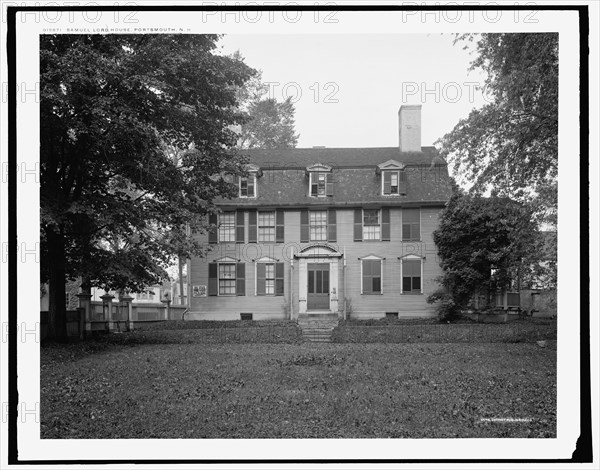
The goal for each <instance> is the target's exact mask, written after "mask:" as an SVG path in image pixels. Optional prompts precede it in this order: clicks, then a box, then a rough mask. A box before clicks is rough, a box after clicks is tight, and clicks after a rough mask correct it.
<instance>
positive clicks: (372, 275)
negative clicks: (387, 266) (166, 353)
mask: <svg viewBox="0 0 600 470" xmlns="http://www.w3.org/2000/svg"><path fill="white" fill-rule="evenodd" d="M362 292H363V294H380V293H381V260H379V259H364V260H362Z"/></svg>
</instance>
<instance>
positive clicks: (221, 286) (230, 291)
mask: <svg viewBox="0 0 600 470" xmlns="http://www.w3.org/2000/svg"><path fill="white" fill-rule="evenodd" d="M236 261H237V260H235V259H233V258H230V257H224V258H222V259H221V260H218V261H215V262H213V263H208V295H209V296H212V295H246V265H245V263H237V262H236Z"/></svg>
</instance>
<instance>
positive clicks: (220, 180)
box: [40, 34, 254, 333]
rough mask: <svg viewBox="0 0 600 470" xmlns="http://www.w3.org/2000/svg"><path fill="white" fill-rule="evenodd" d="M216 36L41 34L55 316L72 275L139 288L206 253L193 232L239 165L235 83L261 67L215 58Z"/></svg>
mask: <svg viewBox="0 0 600 470" xmlns="http://www.w3.org/2000/svg"><path fill="white" fill-rule="evenodd" d="M217 39H218V37H217V36H216V35H183V34H182V35H120V34H115V35H44V36H42V37H41V40H40V77H41V103H40V113H41V148H40V150H41V194H40V196H41V198H40V200H41V242H42V281H45V280H46V279H48V280H49V281H50V289H49V290H50V311H51V317H52V318H53V317H54V315H55V313H53V312H58V313H57V314H58V315H60V312H61V311H64V300H62V301H61V299H60V297H61V296H62V297H63V299H64V294H63V293H64V281H65V278H75V277H78V276H81V277H82V278H83V280H84V285H85V286H86V287H89V286H90V285H96V286H99V287H102V288H105V289H115V290H119V289H131V290H134V291H139V290H141V289H143V288H144V287H145V286H147V285H150V284H156V283H160V281H161V280H162V279H165V278H166V277H167V274H166V271H165V268H166V267H167V266H168V265H169V264H170V263H171V261H172V258H173V256H174V255H177V254H179V255H182V254H183V255H189V254H191V253H196V254H202V247H201V246H199V245H198V242H196V241H194V239H193V238H192V237H190V235H193V234H194V233H196V232H198V231H202V230H203V229H204V225H203V224H204V222H203V221H204V218H203V216H204V215H206V214H207V213H209V212H212V211H214V205H213V204H212V201H213V199H214V198H216V197H219V196H231V195H233V194H234V187H233V185H232V184H230V183H228V182H227V181H226V180H225V178H224V177H223V176H222V175H223V174H227V173H239V172H241V171H242V163H243V162H242V161H241V160H240V159H239V158H238V157H237V156H236V154H235V152H234V151H233V150H232V149H233V148H234V146H235V144H236V141H237V134H236V133H235V132H234V131H233V130H232V129H231V127H232V126H235V125H239V124H241V123H242V122H244V120H245V114H244V113H243V112H241V111H240V110H239V109H238V108H239V106H238V101H237V90H238V89H239V88H240V87H243V86H244V84H245V83H246V81H247V80H248V79H249V78H250V77H251V76H252V74H253V73H254V71H253V70H252V69H250V68H249V67H248V66H246V65H245V64H244V63H243V62H242V61H240V60H236V59H233V58H230V57H223V56H219V55H215V54H214V53H213V50H214V48H215V42H216V40H217ZM174 149H175V150H176V153H177V155H176V156H175V155H174V153H175V152H174ZM186 224H187V226H188V227H189V231H186V230H183V229H182V227H185V226H186ZM53 293H54V294H53ZM51 324H52V325H54V324H55V322H54V321H51ZM56 324H57V325H58V327H59V328H61V333H64V329H62V328H63V327H62V326H60V324H61V322H60V321H58V322H57V323H56Z"/></svg>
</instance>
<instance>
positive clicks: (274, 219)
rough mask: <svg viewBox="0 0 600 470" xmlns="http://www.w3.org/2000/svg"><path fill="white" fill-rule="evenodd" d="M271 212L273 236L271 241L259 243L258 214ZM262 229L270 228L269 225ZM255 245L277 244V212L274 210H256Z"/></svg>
mask: <svg viewBox="0 0 600 470" xmlns="http://www.w3.org/2000/svg"><path fill="white" fill-rule="evenodd" d="M261 212H262V213H263V214H264V213H265V212H272V213H273V225H272V227H273V234H274V235H275V237H274V239H273V241H260V227H261V225H260V222H259V221H260V213H261ZM262 227H271V225H263V226H262ZM256 243H277V210H275V209H267V210H260V209H259V210H257V211H256Z"/></svg>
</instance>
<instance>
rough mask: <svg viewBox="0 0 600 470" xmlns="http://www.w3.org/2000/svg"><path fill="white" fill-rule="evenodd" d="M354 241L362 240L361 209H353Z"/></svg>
mask: <svg viewBox="0 0 600 470" xmlns="http://www.w3.org/2000/svg"><path fill="white" fill-rule="evenodd" d="M354 241H355V242H361V241H362V209H354Z"/></svg>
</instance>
